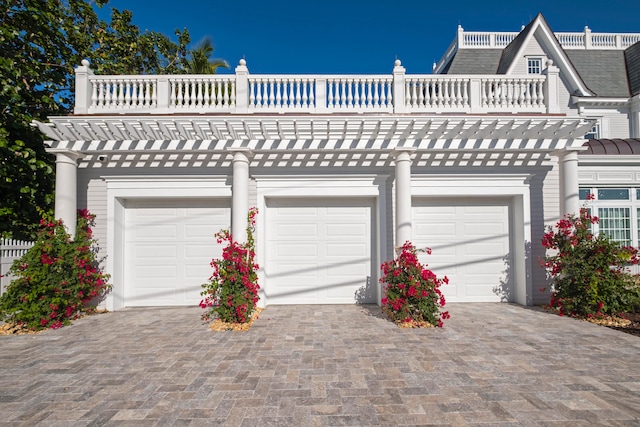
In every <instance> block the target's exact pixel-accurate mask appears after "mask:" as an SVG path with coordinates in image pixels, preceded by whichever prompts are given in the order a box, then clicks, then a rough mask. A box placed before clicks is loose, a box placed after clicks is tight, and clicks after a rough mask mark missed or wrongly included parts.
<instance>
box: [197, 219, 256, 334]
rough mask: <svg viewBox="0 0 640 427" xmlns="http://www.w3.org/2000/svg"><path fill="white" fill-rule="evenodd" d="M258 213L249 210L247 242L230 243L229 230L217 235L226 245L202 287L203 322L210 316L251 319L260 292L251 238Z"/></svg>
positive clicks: (226, 318) (235, 319) (241, 321)
mask: <svg viewBox="0 0 640 427" xmlns="http://www.w3.org/2000/svg"><path fill="white" fill-rule="evenodd" d="M257 214H258V210H257V209H256V208H252V209H250V210H249V214H248V225H247V242H246V243H238V242H235V241H233V239H232V236H231V233H230V232H229V230H221V231H220V232H218V233H216V238H217V240H218V243H219V244H220V243H224V242H226V243H227V246H226V247H225V248H224V249H223V250H222V259H214V260H212V261H211V266H212V267H213V274H212V275H211V277H210V278H209V281H208V282H207V283H205V284H203V285H202V288H203V289H204V290H203V291H202V292H201V293H200V295H202V297H203V299H202V301H200V307H202V308H203V309H205V310H206V312H205V314H203V315H202V319H203V320H206V321H209V320H211V319H212V318H213V317H217V318H218V319H220V320H222V321H223V322H228V323H246V322H248V321H250V320H251V315H252V314H253V310H254V308H255V306H256V303H257V302H258V290H259V289H260V286H259V285H258V274H257V270H258V265H257V264H256V263H255V257H256V254H255V242H254V238H253V232H254V230H255V225H256V220H255V218H256V215H257Z"/></svg>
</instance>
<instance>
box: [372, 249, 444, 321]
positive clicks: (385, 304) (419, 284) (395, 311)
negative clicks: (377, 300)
mask: <svg viewBox="0 0 640 427" xmlns="http://www.w3.org/2000/svg"><path fill="white" fill-rule="evenodd" d="M418 252H426V253H427V254H431V249H424V250H423V249H416V247H415V246H413V244H412V243H411V242H408V241H407V242H406V243H405V244H404V245H402V248H400V253H399V254H398V256H397V257H396V259H394V260H392V261H387V262H385V263H383V264H382V266H381V269H382V274H383V276H382V278H381V279H380V282H381V283H382V285H383V290H384V295H385V296H384V298H382V309H383V311H384V312H385V313H386V314H387V316H389V318H390V319H391V320H393V321H394V322H398V323H401V324H402V323H404V324H407V325H411V326H437V327H442V326H443V320H445V319H448V318H449V312H448V311H441V309H442V308H443V307H444V305H445V298H444V296H443V295H442V292H441V291H440V286H442V285H443V284H446V283H449V279H447V277H446V276H445V277H443V278H441V279H439V278H437V277H436V275H435V274H434V273H433V272H432V271H431V270H429V269H428V268H427V266H426V265H422V264H421V263H420V262H419V261H418Z"/></svg>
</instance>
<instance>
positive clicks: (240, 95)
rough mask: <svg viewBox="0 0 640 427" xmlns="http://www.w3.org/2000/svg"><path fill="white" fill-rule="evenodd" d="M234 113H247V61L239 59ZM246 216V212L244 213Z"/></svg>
mask: <svg viewBox="0 0 640 427" xmlns="http://www.w3.org/2000/svg"><path fill="white" fill-rule="evenodd" d="M235 112H236V113H238V114H246V113H248V112H249V69H248V68H247V61H245V60H244V59H241V60H240V62H239V64H238V66H237V67H236V111H235ZM245 214H246V212H245Z"/></svg>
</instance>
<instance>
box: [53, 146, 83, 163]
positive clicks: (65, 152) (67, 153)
mask: <svg viewBox="0 0 640 427" xmlns="http://www.w3.org/2000/svg"><path fill="white" fill-rule="evenodd" d="M47 153H50V154H55V155H56V161H58V160H62V159H64V158H67V159H69V160H73V161H74V162H75V161H77V160H78V159H82V158H84V157H85V154H84V153H81V152H79V151H73V150H69V149H66V148H47Z"/></svg>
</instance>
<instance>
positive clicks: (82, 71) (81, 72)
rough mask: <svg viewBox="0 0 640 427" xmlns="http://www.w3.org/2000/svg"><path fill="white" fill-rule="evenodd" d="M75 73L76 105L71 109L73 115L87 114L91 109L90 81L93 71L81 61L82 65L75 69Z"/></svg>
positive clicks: (85, 61) (84, 61)
mask: <svg viewBox="0 0 640 427" xmlns="http://www.w3.org/2000/svg"><path fill="white" fill-rule="evenodd" d="M75 73H76V103H75V107H74V109H73V113H74V114H87V113H88V112H89V107H91V93H92V90H91V81H90V80H89V77H90V76H93V70H92V69H91V68H89V61H88V60H86V59H83V60H82V65H80V66H79V67H78V68H76V69H75Z"/></svg>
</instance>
